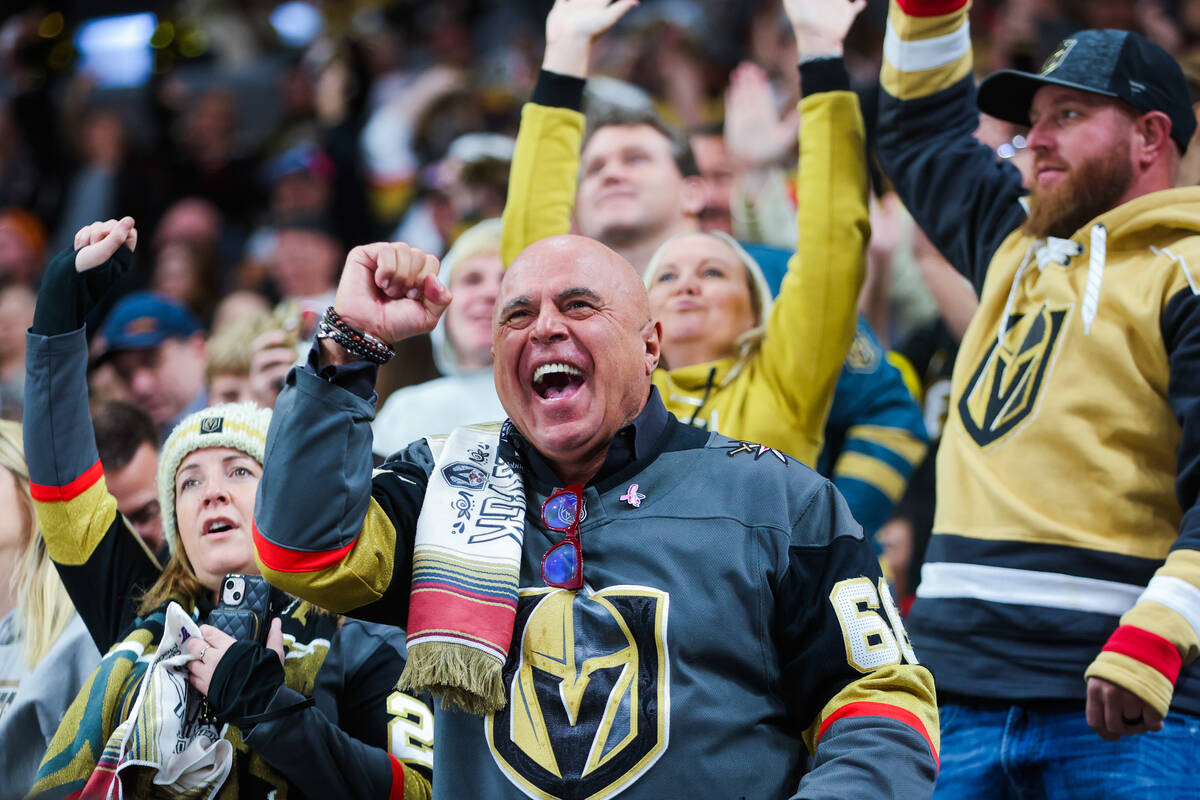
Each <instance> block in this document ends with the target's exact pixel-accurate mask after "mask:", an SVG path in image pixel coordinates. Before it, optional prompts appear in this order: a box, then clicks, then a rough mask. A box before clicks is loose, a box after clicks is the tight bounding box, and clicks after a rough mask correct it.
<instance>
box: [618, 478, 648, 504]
mask: <svg viewBox="0 0 1200 800" xmlns="http://www.w3.org/2000/svg"><path fill="white" fill-rule="evenodd" d="M621 499H622V500H624V501H625V502H626V503H629V505H631V506H633V507H634V508H638V507H639V506H641V504H642V501H643V500H645V499H646V495H644V494H642V493H641V492H639V491H638V485H637V484H636V483H634V484H631V485H630V486H629V491H627V492H625V494H623V495H621Z"/></svg>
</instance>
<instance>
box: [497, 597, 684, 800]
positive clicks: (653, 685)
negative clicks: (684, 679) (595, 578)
mask: <svg viewBox="0 0 1200 800" xmlns="http://www.w3.org/2000/svg"><path fill="white" fill-rule="evenodd" d="M666 624H667V595H666V594H665V593H664V592H661V591H658V590H656V589H649V588H646V587H640V586H621V587H613V588H609V589H603V590H601V591H598V592H595V593H592V594H587V593H585V592H569V591H565V590H562V589H534V590H525V591H522V593H521V598H520V604H519V607H518V610H517V627H516V635H515V636H514V641H519V642H520V655H519V658H517V659H516V661H515V663H511V662H510V665H509V666H507V667H506V668H505V676H504V677H505V684H506V689H507V690H508V694H509V702H508V704H507V706H506V707H505V708H504V709H503V710H502V711H500V712H497V713H496V714H495V715H493V716H492V717H490V718H489V719H488V720H487V724H486V728H487V735H488V744H489V746H490V747H491V750H492V755H493V757H494V758H495V760H496V763H497V764H498V765H499V766H500V768H501V770H503V772H504V773H505V775H506V776H507V777H508V778H509V780H511V781H513V782H514V783H516V784H517V785H518V786H520V787H521V788H522V789H524V790H525V791H526V793H527V794H530V795H531V796H533V797H539V798H546V799H547V800H552V799H553V798H567V797H570V798H589V799H591V798H594V799H595V800H599V799H600V798H604V797H610V796H612V795H613V794H615V793H616V792H618V791H620V790H621V789H623V788H625V787H626V786H628V785H629V784H630V783H632V782H633V781H635V780H636V779H637V778H638V777H639V776H640V775H641V774H642V773H643V772H645V771H646V769H648V768H649V767H650V766H651V765H652V764H653V763H654V762H655V761H657V760H658V758H659V756H661V755H662V753H663V752H664V751H665V750H666V747H667V731H668V727H669V726H668V719H669V715H670V704H669V696H668V677H669V676H668V674H667V673H668V667H667V658H666Z"/></svg>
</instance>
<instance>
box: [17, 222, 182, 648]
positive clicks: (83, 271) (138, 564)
mask: <svg viewBox="0 0 1200 800" xmlns="http://www.w3.org/2000/svg"><path fill="white" fill-rule="evenodd" d="M136 246H137V229H136V228H134V222H133V219H132V218H130V217H125V218H124V219H122V220H121V221H120V222H118V221H116V220H108V221H107V222H97V223H94V224H93V225H89V226H88V227H86V228H83V229H81V230H80V231H79V232H78V233H77V234H76V236H75V248H76V249H75V250H64V251H63V252H62V253H60V254H59V255H58V256H56V257H55V258H54V259H53V260H52V261H51V262H50V264H49V265H48V266H47V267H46V273H45V277H44V279H43V282H42V287H41V291H40V292H39V293H38V300H37V307H36V309H35V311H34V319H33V326H32V327H31V328H30V331H29V333H28V334H27V336H26V339H27V346H26V355H25V452H26V454H27V456H28V461H29V477H30V489H31V491H32V494H33V499H34V506H35V508H36V511H37V516H38V524H39V526H40V527H41V530H42V535H43V536H44V537H45V540H46V549H47V552H49V554H50V558H51V559H53V560H54V563H55V566H56V567H57V568H58V572H59V575H60V576H61V577H62V580H63V584H64V585H65V586H66V587H67V592H68V593H69V594H70V595H71V601H72V602H73V603H74V604H75V608H76V610H78V612H79V615H80V617H82V618H83V621H84V623H85V624H86V625H87V627H88V631H89V633H91V635H92V639H93V640H94V641H95V643H96V646H97V647H98V648H99V649H100V651H101V652H104V651H106V650H108V648H109V647H110V646H111V645H112V644H113V643H114V642H115V641H117V639H118V638H119V637H120V634H121V633H122V631H123V630H124V629H125V628H126V627H127V626H128V625H129V623H130V622H132V621H133V619H134V616H135V610H136V607H137V602H138V600H139V598H140V595H141V593H142V591H144V590H145V589H146V588H147V587H149V586H150V584H152V583H153V582H154V581H155V579H157V577H158V574H159V568H158V563H157V562H156V561H155V559H154V557H153V556H152V555H151V554H150V552H149V550H147V549H146V547H145V545H143V544H142V541H141V539H140V538H139V537H138V535H137V533H135V532H134V531H133V530H132V529H131V528H130V527H129V525H128V524H127V523H126V522H125V519H124V517H122V516H121V515H120V514H118V513H117V501H116V499H115V498H113V496H112V495H110V494H109V493H108V490H107V488H106V487H105V482H104V471H103V469H102V467H101V465H100V457H99V454H98V453H97V452H96V440H95V434H94V432H93V431H92V419H91V416H90V415H89V413H88V393H87V358H88V347H87V338H86V337H85V335H84V328H83V321H84V318H85V317H86V316H87V314H88V312H89V311H91V309H92V308H93V307H95V305H96V302H97V301H98V300H99V299H100V298H101V297H102V296H103V295H104V294H105V292H107V291H108V289H109V287H111V286H112V285H113V283H115V282H116V280H117V279H118V278H119V277H120V275H121V273H122V272H124V271H125V270H127V269H129V266H130V265H131V264H132V262H133V248H134V247H136Z"/></svg>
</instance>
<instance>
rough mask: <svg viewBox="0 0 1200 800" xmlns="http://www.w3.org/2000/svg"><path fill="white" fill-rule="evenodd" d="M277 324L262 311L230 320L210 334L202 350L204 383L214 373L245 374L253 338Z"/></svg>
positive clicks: (251, 353)
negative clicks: (203, 351)
mask: <svg viewBox="0 0 1200 800" xmlns="http://www.w3.org/2000/svg"><path fill="white" fill-rule="evenodd" d="M278 327H280V326H279V325H278V323H276V321H275V318H274V317H273V316H272V315H271V314H268V313H267V312H265V311H264V312H262V313H261V314H255V315H253V316H250V317H243V318H242V319H236V320H233V321H232V322H230V323H229V324H227V325H226V326H225V327H223V328H221V330H219V331H217V332H216V333H214V334H213V335H212V337H211V338H210V339H209V340H208V345H207V347H206V350H205V364H204V382H205V383H212V380H213V378H215V377H217V376H218V375H236V376H238V377H240V378H244V377H246V376H247V375H249V374H250V360H251V358H252V357H253V356H254V351H253V349H252V348H251V345H252V344H254V340H255V339H257V338H258V337H259V336H261V335H262V334H264V333H266V332H267V331H269V330H272V329H274V328H278Z"/></svg>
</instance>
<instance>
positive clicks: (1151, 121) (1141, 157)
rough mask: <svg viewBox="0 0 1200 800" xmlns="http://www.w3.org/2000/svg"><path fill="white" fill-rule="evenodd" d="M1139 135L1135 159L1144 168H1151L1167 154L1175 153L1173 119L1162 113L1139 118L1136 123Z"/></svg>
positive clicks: (1153, 113) (1157, 112)
mask: <svg viewBox="0 0 1200 800" xmlns="http://www.w3.org/2000/svg"><path fill="white" fill-rule="evenodd" d="M1134 127H1135V131H1136V133H1137V144H1136V145H1135V147H1136V150H1135V152H1134V154H1133V157H1134V159H1135V160H1136V161H1137V162H1138V163H1139V164H1140V165H1142V166H1143V167H1145V166H1149V165H1150V164H1153V163H1154V162H1155V161H1157V160H1158V159H1159V158H1161V157H1162V156H1163V155H1164V154H1165V153H1174V152H1175V150H1174V140H1173V139H1172V138H1171V118H1170V117H1168V116H1167V115H1166V114H1164V113H1163V112H1161V111H1150V112H1147V113H1145V114H1143V115H1141V116H1140V117H1138V118H1137V120H1136V122H1135V123H1134Z"/></svg>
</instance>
